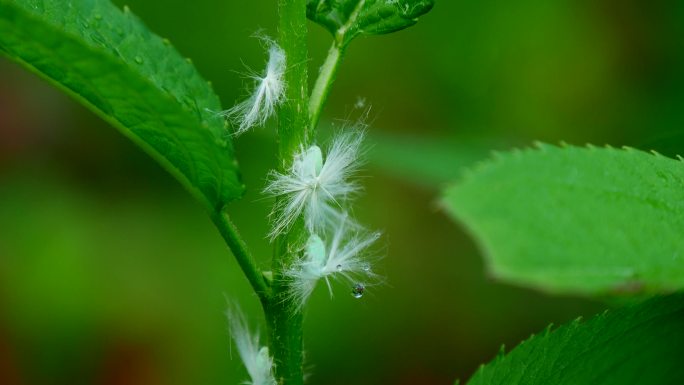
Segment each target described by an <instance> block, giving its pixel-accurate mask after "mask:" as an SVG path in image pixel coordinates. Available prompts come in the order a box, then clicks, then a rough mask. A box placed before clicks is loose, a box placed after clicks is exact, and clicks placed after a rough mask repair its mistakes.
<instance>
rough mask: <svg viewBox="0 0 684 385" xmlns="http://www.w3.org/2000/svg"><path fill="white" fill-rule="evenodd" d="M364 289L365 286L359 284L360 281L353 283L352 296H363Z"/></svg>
mask: <svg viewBox="0 0 684 385" xmlns="http://www.w3.org/2000/svg"><path fill="white" fill-rule="evenodd" d="M364 291H366V287H365V286H363V284H361V283H357V284H356V285H354V286H353V287H352V291H351V294H352V297H354V298H361V297H363V292H364Z"/></svg>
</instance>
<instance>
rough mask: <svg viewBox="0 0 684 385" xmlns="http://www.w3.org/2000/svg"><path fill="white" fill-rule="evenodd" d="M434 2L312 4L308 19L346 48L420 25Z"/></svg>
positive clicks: (336, 0) (338, 0) (329, 0)
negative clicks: (361, 39) (370, 37)
mask: <svg viewBox="0 0 684 385" xmlns="http://www.w3.org/2000/svg"><path fill="white" fill-rule="evenodd" d="M434 4H435V1H434V0H309V1H308V3H307V10H306V11H307V16H308V17H309V19H311V20H313V21H314V22H316V23H318V24H320V25H322V26H323V27H324V28H325V29H327V30H328V31H330V33H332V34H333V36H334V37H335V38H336V39H337V42H338V43H339V45H340V46H342V47H344V46H346V45H347V44H349V42H350V41H351V40H352V39H353V38H355V37H356V36H358V35H380V34H385V33H390V32H395V31H399V30H402V29H404V28H407V27H410V26H412V25H414V24H416V23H417V22H418V17H420V16H422V15H424V14H426V13H427V12H428V11H430V10H431V9H432V7H433V6H434Z"/></svg>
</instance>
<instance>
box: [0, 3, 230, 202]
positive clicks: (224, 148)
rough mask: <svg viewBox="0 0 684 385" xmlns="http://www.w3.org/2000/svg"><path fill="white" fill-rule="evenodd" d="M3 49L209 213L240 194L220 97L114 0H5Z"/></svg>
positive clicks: (0, 8)
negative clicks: (124, 139) (143, 154)
mask: <svg viewBox="0 0 684 385" xmlns="http://www.w3.org/2000/svg"><path fill="white" fill-rule="evenodd" d="M0 52H2V53H3V54H4V55H6V56H7V57H9V58H10V59H12V60H14V61H16V62H18V63H20V64H21V65H23V66H24V67H26V68H28V69H30V70H31V71H33V72H35V73H37V74H39V75H41V76H42V77H44V78H46V79H47V80H48V81H49V82H51V83H52V84H54V85H55V86H57V87H58V88H60V89H62V90H64V91H65V92H67V93H68V94H70V95H71V96H73V97H74V98H75V99H76V100H77V101H79V102H80V103H82V104H84V105H85V106H87V107H88V108H90V109H91V110H93V111H94V112H95V113H97V114H98V115H99V116H101V117H102V118H103V119H104V120H106V121H107V122H109V123H110V124H112V125H113V126H115V127H116V128H118V129H119V130H120V131H121V132H122V133H123V134H124V135H126V136H128V137H129V138H130V139H132V140H133V141H134V142H135V143H137V144H138V145H139V146H141V147H142V148H143V149H144V150H145V151H147V152H148V153H149V154H150V155H151V156H153V157H154V158H155V159H156V160H157V161H159V162H160V163H161V164H162V165H163V166H164V167H165V168H166V169H167V170H168V171H169V172H171V173H172V174H173V175H174V176H175V177H176V178H178V179H179V180H180V181H181V182H182V183H183V184H184V185H185V186H186V187H187V188H188V189H189V190H190V191H191V192H192V193H193V194H194V195H195V196H196V197H197V198H198V199H199V200H201V201H202V202H203V203H204V204H205V205H206V206H207V207H208V208H209V209H210V210H216V209H220V208H221V207H223V206H224V205H225V204H226V203H227V202H229V201H230V200H232V199H235V198H237V197H239V196H240V195H241V194H242V191H243V186H242V184H241V182H240V178H239V174H238V169H237V163H236V161H235V158H234V154H233V148H232V144H231V142H230V137H229V136H227V135H226V130H225V123H224V120H223V119H222V118H220V117H217V116H216V114H215V113H213V112H212V111H218V110H220V102H219V100H218V97H217V96H216V95H215V94H214V92H213V91H212V89H211V86H210V85H209V84H208V83H207V82H206V81H205V80H203V79H202V77H201V76H200V75H199V74H198V73H197V71H196V70H195V68H194V66H193V65H192V64H191V63H190V62H189V60H186V59H184V58H183V57H181V56H180V55H179V54H178V52H177V51H176V50H175V49H174V48H173V47H171V45H170V44H169V42H168V40H165V39H162V38H160V37H158V36H156V35H154V34H153V33H151V32H150V31H149V30H148V29H147V28H146V27H145V26H144V25H143V23H142V22H140V20H138V19H137V18H136V17H135V16H133V15H132V14H131V12H130V11H128V9H124V11H121V10H119V9H118V8H116V7H115V6H114V5H113V4H111V3H110V2H109V1H107V0H73V1H69V2H65V1H60V0H23V1H18V0H0Z"/></svg>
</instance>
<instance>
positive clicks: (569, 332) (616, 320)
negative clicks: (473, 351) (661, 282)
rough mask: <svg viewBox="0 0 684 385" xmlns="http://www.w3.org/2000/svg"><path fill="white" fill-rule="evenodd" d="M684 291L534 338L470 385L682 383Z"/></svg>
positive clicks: (485, 368) (487, 367) (492, 364)
mask: <svg viewBox="0 0 684 385" xmlns="http://www.w3.org/2000/svg"><path fill="white" fill-rule="evenodd" d="M682 325H684V295H682V294H676V295H671V296H668V297H662V298H655V299H652V300H650V301H647V302H645V303H642V304H639V305H636V306H631V307H627V308H623V309H619V310H615V311H610V312H606V313H604V314H602V315H599V316H596V317H594V318H592V319H590V320H589V321H587V322H581V321H580V320H576V321H573V322H571V323H569V324H566V325H564V326H561V327H559V328H558V329H557V330H554V331H550V328H548V329H547V330H546V331H544V332H542V333H541V334H540V335H537V336H532V337H531V338H529V339H528V340H526V341H524V342H522V343H521V344H520V345H518V346H517V347H516V348H515V349H513V350H512V351H511V352H510V353H508V354H505V355H504V354H500V355H499V356H498V357H497V358H495V359H494V360H493V361H492V362H490V363H489V364H487V365H485V366H481V367H480V369H479V370H478V371H477V372H476V373H475V375H473V377H472V378H471V380H470V381H469V382H468V385H549V384H554V385H587V384H591V385H613V384H614V385H631V384H634V385H637V384H650V385H674V384H684V367H682V365H681V357H682V350H683V347H684V327H682Z"/></svg>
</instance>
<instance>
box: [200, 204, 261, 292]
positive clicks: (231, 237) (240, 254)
mask: <svg viewBox="0 0 684 385" xmlns="http://www.w3.org/2000/svg"><path fill="white" fill-rule="evenodd" d="M211 219H212V221H213V222H214V225H215V226H216V228H217V229H218V230H219V233H221V236H222V237H223V239H224V240H225V241H226V244H227V245H228V247H229V248H230V251H231V252H232V253H233V255H234V256H235V259H237V262H238V264H239V265H240V268H241V269H242V271H243V272H244V273H245V276H246V277H247V280H249V283H250V284H251V285H252V288H254V291H255V292H256V293H257V295H258V296H259V299H260V300H261V302H262V303H267V302H268V300H269V298H270V292H271V289H270V287H269V285H268V284H267V283H266V280H265V279H264V276H263V274H262V273H261V271H260V270H259V268H258V267H257V264H256V262H255V261H254V258H253V257H252V254H251V253H250V252H249V249H248V248H247V244H246V243H245V241H244V240H243V239H242V238H241V237H240V234H239V233H238V230H237V228H236V227H235V225H234V224H233V222H231V220H230V218H229V217H228V215H227V214H226V213H225V212H223V211H218V212H215V213H214V214H213V215H212V216H211Z"/></svg>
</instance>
